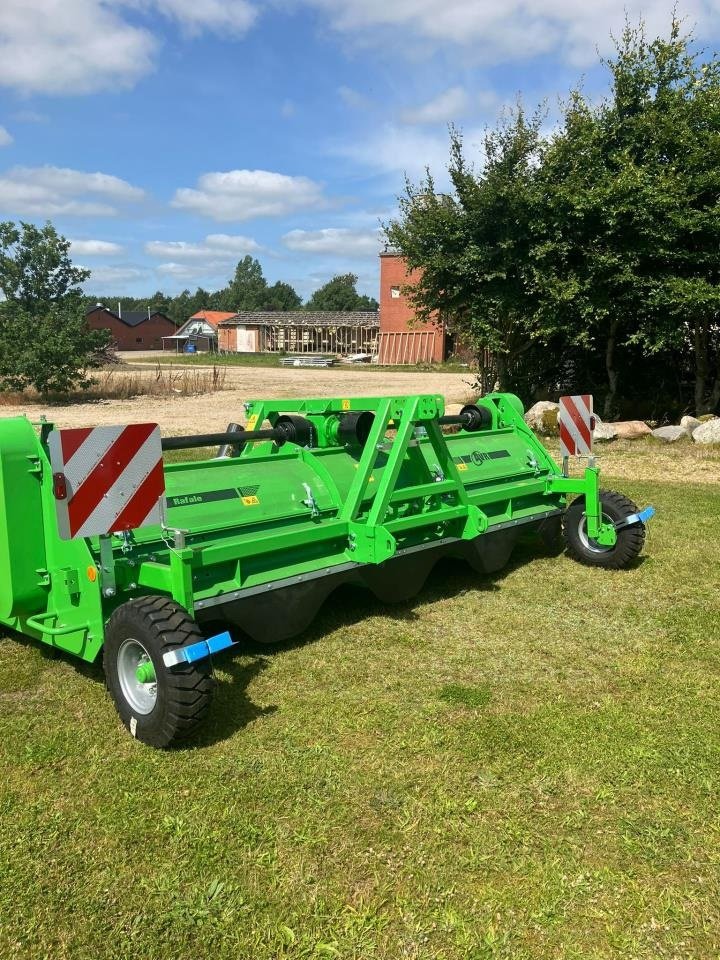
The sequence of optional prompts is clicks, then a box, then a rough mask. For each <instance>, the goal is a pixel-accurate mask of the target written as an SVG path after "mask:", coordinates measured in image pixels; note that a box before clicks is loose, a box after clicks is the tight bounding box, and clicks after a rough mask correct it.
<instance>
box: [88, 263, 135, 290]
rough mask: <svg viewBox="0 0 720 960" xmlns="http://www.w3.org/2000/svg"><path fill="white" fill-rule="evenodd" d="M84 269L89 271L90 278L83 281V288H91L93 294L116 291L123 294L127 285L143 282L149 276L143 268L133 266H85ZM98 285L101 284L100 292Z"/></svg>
mask: <svg viewBox="0 0 720 960" xmlns="http://www.w3.org/2000/svg"><path fill="white" fill-rule="evenodd" d="M84 269H85V270H90V273H91V276H90V278H89V279H88V280H86V281H85V283H84V286H85V287H86V288H90V287H92V289H93V291H94V292H95V293H115V292H117V291H119V292H120V293H123V292H125V287H126V285H127V284H128V283H132V282H134V281H135V280H145V279H147V278H148V277H149V276H150V271H149V270H147V269H146V268H145V267H138V266H135V265H133V264H128V265H126V266H121V267H106V266H103V267H87V266H86V267H85V268H84ZM100 284H103V289H102V290H100V289H98V287H99V285H100Z"/></svg>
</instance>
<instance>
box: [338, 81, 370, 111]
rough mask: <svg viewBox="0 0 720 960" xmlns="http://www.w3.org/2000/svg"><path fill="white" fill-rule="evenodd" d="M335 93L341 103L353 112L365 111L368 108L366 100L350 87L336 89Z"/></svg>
mask: <svg viewBox="0 0 720 960" xmlns="http://www.w3.org/2000/svg"><path fill="white" fill-rule="evenodd" d="M337 92H338V96H339V97H340V99H341V100H342V101H343V103H344V104H345V105H346V106H348V107H351V108H352V109H353V110H367V108H368V107H369V106H370V101H369V100H368V98H367V97H366V96H365V95H364V94H362V93H359V92H358V91H357V90H353V89H352V87H344V86H343V87H338V91H337Z"/></svg>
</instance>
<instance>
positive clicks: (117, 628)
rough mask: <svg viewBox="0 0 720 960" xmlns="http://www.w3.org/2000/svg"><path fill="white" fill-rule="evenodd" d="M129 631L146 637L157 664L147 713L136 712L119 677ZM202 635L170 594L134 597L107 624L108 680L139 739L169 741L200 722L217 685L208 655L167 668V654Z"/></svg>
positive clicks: (144, 640) (164, 743)
mask: <svg viewBox="0 0 720 960" xmlns="http://www.w3.org/2000/svg"><path fill="white" fill-rule="evenodd" d="M129 637H133V638H134V639H136V640H138V641H139V642H140V643H142V645H143V646H144V647H145V649H146V650H147V652H148V654H149V655H150V658H151V660H152V661H153V664H154V666H155V674H156V677H157V684H158V697H157V703H156V705H155V708H154V709H153V710H152V712H151V713H149V714H147V715H145V716H142V715H137V714H135V713H133V710H132V705H131V704H130V703H128V702H127V700H126V699H125V696H124V694H123V692H122V688H121V686H120V682H119V679H118V674H117V654H118V650H119V649H120V646H121V644H122V642H123V641H124V640H125V639H127V638H129ZM202 639H203V635H202V633H201V631H200V628H199V627H198V625H197V623H195V621H194V620H193V619H192V617H191V616H190V615H189V614H188V612H187V610H185V609H184V608H183V607H181V606H180V604H178V603H176V602H175V601H174V600H172V599H170V597H162V596H150V597H140V598H138V599H135V600H130V601H128V602H127V603H124V604H123V605H122V606H120V607H118V608H117V610H115V612H114V613H113V614H112V616H111V617H110V619H109V621H108V623H107V626H106V628H105V645H104V650H103V652H104V666H105V680H106V683H107V687H108V690H109V691H110V694H111V696H112V698H113V700H114V701H115V706H116V707H117V710H118V713H119V714H120V718H121V720H122V721H123V723H124V724H125V726H126V727H127V728H128V729H131V727H133V726H134V735H135V737H136V738H137V739H138V740H141V741H142V742H143V743H147V744H148V745H149V746H152V747H161V748H162V747H169V746H171V745H172V744H173V743H177V742H179V741H182V740H185V739H187V738H188V737H190V736H191V735H192V734H193V733H194V732H195V730H196V729H197V728H198V726H199V725H200V724H201V722H202V720H203V719H204V717H205V715H206V714H207V712H208V709H209V707H210V703H211V700H212V693H213V689H214V685H215V683H214V680H213V677H212V670H211V666H210V663H209V661H207V660H203V661H201V662H200V663H196V664H183V665H181V666H177V667H173V668H172V670H168V669H167V668H166V667H165V664H164V662H163V655H164V654H165V653H167V652H168V651H170V650H176V649H177V648H178V647H184V646H186V645H187V644H190V643H196V642H197V641H198V640H202ZM133 720H134V721H135V722H134V724H133V723H132V721H133Z"/></svg>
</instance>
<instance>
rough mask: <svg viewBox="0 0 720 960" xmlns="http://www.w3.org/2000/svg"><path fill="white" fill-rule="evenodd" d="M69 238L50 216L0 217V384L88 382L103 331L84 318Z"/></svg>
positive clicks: (45, 386) (44, 387) (52, 386)
mask: <svg viewBox="0 0 720 960" xmlns="http://www.w3.org/2000/svg"><path fill="white" fill-rule="evenodd" d="M69 248H70V244H69V242H68V241H67V240H66V239H65V238H64V237H61V236H60V235H59V234H58V233H57V232H56V231H55V228H54V227H53V226H52V225H51V224H49V223H48V224H46V225H45V226H44V227H41V228H38V227H36V226H34V225H33V224H29V223H20V224H19V225H17V226H16V225H15V224H14V223H10V222H7V223H1V224H0V290H2V292H3V294H4V296H5V299H4V301H3V302H2V303H0V342H1V343H2V350H1V351H0V387H2V388H4V389H15V390H22V389H24V388H25V387H28V386H32V387H35V388H36V389H37V390H38V391H40V392H41V393H43V394H45V393H48V392H51V391H60V392H66V391H68V390H70V389H71V388H73V387H76V386H84V385H86V384H87V382H88V376H87V371H88V370H89V369H91V368H93V367H96V366H98V365H99V363H100V361H101V355H102V351H103V349H104V347H105V346H106V345H107V339H108V338H107V335H106V334H104V333H103V332H99V331H91V330H89V329H88V327H87V323H86V321H85V298H84V297H83V295H82V293H81V291H80V287H79V284H80V283H82V282H83V281H84V280H85V279H87V277H88V276H89V272H88V271H87V270H83V269H81V268H78V267H74V266H73V264H72V262H71V260H70V255H69Z"/></svg>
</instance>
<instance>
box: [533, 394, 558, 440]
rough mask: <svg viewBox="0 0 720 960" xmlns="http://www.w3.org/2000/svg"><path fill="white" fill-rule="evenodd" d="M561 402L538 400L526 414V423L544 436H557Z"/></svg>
mask: <svg viewBox="0 0 720 960" xmlns="http://www.w3.org/2000/svg"><path fill="white" fill-rule="evenodd" d="M559 409H560V404H559V403H553V402H552V401H551V400H538V402H537V403H534V404H533V405H532V406H531V407H530V409H529V410H528V411H527V413H526V414H525V423H526V424H527V425H528V426H529V427H530V429H531V430H534V431H535V433H539V434H541V435H542V436H544V437H550V436H557V432H558V410H559Z"/></svg>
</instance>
